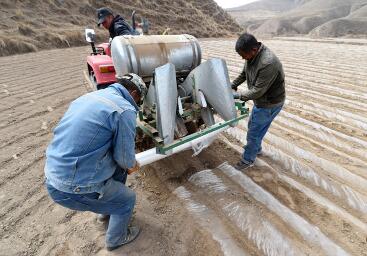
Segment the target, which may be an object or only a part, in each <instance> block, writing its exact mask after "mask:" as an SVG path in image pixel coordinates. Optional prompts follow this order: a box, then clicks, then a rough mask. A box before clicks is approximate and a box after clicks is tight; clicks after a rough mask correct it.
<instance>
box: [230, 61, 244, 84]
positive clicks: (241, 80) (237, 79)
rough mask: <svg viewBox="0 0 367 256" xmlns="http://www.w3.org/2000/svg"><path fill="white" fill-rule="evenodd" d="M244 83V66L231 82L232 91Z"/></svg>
mask: <svg viewBox="0 0 367 256" xmlns="http://www.w3.org/2000/svg"><path fill="white" fill-rule="evenodd" d="M245 81H246V66H245V67H244V68H243V70H242V72H241V74H240V75H239V76H238V77H237V78H236V79H235V80H233V82H232V89H237V87H238V86H239V85H240V84H242V83H243V82H245Z"/></svg>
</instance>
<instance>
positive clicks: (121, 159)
mask: <svg viewBox="0 0 367 256" xmlns="http://www.w3.org/2000/svg"><path fill="white" fill-rule="evenodd" d="M135 132H136V114H135V112H134V111H132V110H126V111H124V112H123V113H121V114H120V115H118V116H117V121H116V131H115V134H114V136H113V158H114V159H115V161H116V162H117V163H118V165H119V166H120V167H121V168H122V169H124V170H127V169H130V168H132V167H134V166H135Z"/></svg>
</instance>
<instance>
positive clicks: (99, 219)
mask: <svg viewBox="0 0 367 256" xmlns="http://www.w3.org/2000/svg"><path fill="white" fill-rule="evenodd" d="M109 218H110V215H107V214H97V222H99V223H104V222H105V221H107V220H108V219H109Z"/></svg>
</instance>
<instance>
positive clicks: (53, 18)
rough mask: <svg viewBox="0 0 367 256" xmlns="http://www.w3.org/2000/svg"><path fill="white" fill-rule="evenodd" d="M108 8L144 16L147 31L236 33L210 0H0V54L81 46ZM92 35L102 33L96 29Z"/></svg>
mask: <svg viewBox="0 0 367 256" xmlns="http://www.w3.org/2000/svg"><path fill="white" fill-rule="evenodd" d="M103 6H108V7H110V8H111V9H113V10H114V12H115V13H117V14H121V15H122V16H123V17H125V18H126V19H127V20H128V21H130V15H131V13H132V11H133V10H136V11H137V14H138V15H137V18H138V21H140V19H141V17H145V18H147V19H148V21H149V23H150V31H151V33H153V34H155V33H162V32H163V31H164V30H165V29H167V28H169V29H170V30H169V31H170V32H169V33H172V34H173V33H188V34H192V35H194V36H196V37H219V36H229V35H234V34H236V33H238V32H239V31H240V30H241V28H240V27H239V25H238V24H237V23H236V22H235V21H234V20H233V19H232V18H231V17H230V16H229V15H228V14H227V13H226V12H225V11H224V10H223V9H222V8H220V7H219V6H218V5H217V4H216V3H215V2H214V1H213V0H202V1H195V0H187V1H184V0H175V1H169V0H153V1H151V0H137V1H134V0H125V1H117V0H106V1H97V0H68V1H65V0H55V1H53V0H52V1H51V0H42V1H32V0H24V1H18V0H2V1H0V21H1V22H0V56H5V55H11V54H16V53H25V52H32V51H37V50H39V49H50V48H55V47H58V48H60V47H69V46H78V45H83V44H85V43H84V36H83V31H84V28H85V27H92V28H96V21H95V15H96V14H95V10H96V8H100V7H103ZM97 34H98V39H99V40H100V41H102V40H107V38H108V34H107V32H106V31H104V30H103V29H97Z"/></svg>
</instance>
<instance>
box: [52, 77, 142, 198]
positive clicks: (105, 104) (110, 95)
mask: <svg viewBox="0 0 367 256" xmlns="http://www.w3.org/2000/svg"><path fill="white" fill-rule="evenodd" d="M137 111H138V107H137V105H136V104H135V102H134V100H133V98H132V97H131V96H130V94H129V92H128V91H127V90H126V89H125V87H123V86H122V85H120V84H117V83H115V84H113V85H110V86H109V87H108V88H106V89H104V90H99V91H95V92H91V93H88V94H86V95H83V96H81V97H79V98H78V99H76V100H75V101H73V102H72V103H71V105H70V106H69V109H68V110H67V111H66V113H65V115H64V116H63V118H62V119H61V121H60V122H59V124H58V125H57V127H56V128H55V130H54V138H53V140H52V142H51V144H50V145H49V146H48V148H47V151H46V165H45V175H46V178H47V182H48V183H49V184H51V185H52V186H53V187H55V188H56V189H58V190H60V191H63V192H67V193H81V194H82V193H91V192H99V191H100V189H101V188H102V187H103V185H104V183H105V181H106V180H108V179H109V178H111V177H112V175H113V174H114V172H115V170H116V168H117V167H118V166H119V167H121V168H122V169H128V168H131V167H133V166H134V165H135V128H136V112H137Z"/></svg>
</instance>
